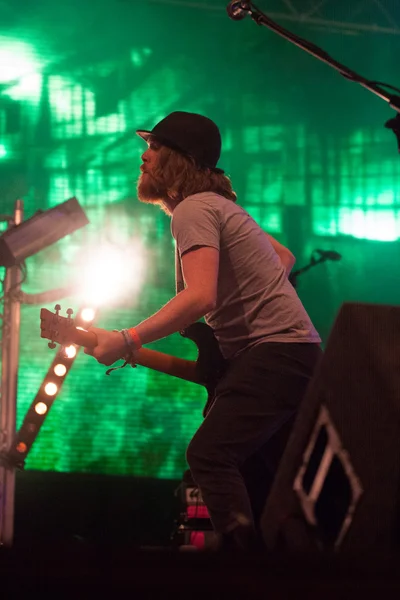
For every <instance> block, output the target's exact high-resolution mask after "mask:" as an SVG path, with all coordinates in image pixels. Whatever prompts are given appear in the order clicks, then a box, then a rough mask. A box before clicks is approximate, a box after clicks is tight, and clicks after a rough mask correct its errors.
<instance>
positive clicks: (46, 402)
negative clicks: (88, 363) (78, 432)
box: [3, 306, 95, 469]
mask: <svg viewBox="0 0 400 600" xmlns="http://www.w3.org/2000/svg"><path fill="white" fill-rule="evenodd" d="M60 310H61V307H60V306H56V307H55V311H56V312H55V313H50V311H46V312H47V313H49V319H50V322H51V323H52V322H53V319H56V324H57V327H58V329H59V330H61V329H62V327H61V326H60V325H61V324H64V327H66V328H67V329H70V327H72V328H73V325H74V326H75V327H76V326H77V325H81V324H82V323H83V322H84V319H83V312H84V311H85V317H86V319H89V317H90V315H91V316H92V319H94V317H95V309H90V307H88V306H85V309H80V310H79V311H78V312H77V315H76V318H75V319H74V322H73V324H72V323H71V322H70V319H71V315H72V311H71V310H68V311H66V313H67V314H68V317H61V316H60V315H59V313H60ZM57 319H59V320H60V321H59V322H58V323H57ZM90 324H91V321H90V319H89V320H86V321H85V325H86V327H87V326H88V325H90ZM48 326H49V328H50V324H48ZM58 333H60V331H58ZM56 341H58V342H59V343H60V344H61V343H62V342H61V341H60V340H57V338H56ZM79 349H80V347H79V346H77V345H75V344H71V345H69V346H67V347H65V348H64V347H62V346H61V345H60V346H59V350H58V352H57V354H56V356H55V357H54V360H53V362H52V364H51V365H50V367H49V369H48V371H47V375H46V377H45V378H44V380H43V382H42V384H41V386H40V388H39V390H38V392H37V394H36V398H35V399H34V401H33V402H32V403H31V405H30V407H29V409H28V411H27V413H26V415H25V418H24V420H23V422H22V425H21V427H20V429H19V431H18V432H17V433H16V435H15V437H14V439H13V441H12V443H11V447H10V449H9V451H8V452H7V454H6V456H5V457H3V458H4V459H5V460H6V461H7V464H9V465H10V466H13V467H18V468H20V469H22V468H23V467H24V464H25V460H26V458H27V456H28V453H29V450H30V449H31V447H32V444H33V443H34V441H35V439H36V437H37V436H38V434H39V431H40V428H41V426H42V424H43V422H44V420H45V418H46V417H47V415H48V414H49V411H50V409H51V407H52V405H53V403H54V401H55V399H56V397H57V395H58V394H59V393H60V390H61V387H62V385H63V383H64V380H65V378H66V376H67V375H68V372H69V370H70V369H71V367H72V365H73V362H74V359H75V357H76V356H77V353H78V351H79ZM55 375H56V376H57V377H58V378H59V379H58V380H56V381H57V383H55V381H54V376H55Z"/></svg>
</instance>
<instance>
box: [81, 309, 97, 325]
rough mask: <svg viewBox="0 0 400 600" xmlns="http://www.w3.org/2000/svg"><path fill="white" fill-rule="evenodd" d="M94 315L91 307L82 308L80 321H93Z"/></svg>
mask: <svg viewBox="0 0 400 600" xmlns="http://www.w3.org/2000/svg"><path fill="white" fill-rule="evenodd" d="M95 315H96V313H95V310H94V309H93V308H84V309H82V311H81V318H82V321H86V322H90V321H93V319H94V317H95Z"/></svg>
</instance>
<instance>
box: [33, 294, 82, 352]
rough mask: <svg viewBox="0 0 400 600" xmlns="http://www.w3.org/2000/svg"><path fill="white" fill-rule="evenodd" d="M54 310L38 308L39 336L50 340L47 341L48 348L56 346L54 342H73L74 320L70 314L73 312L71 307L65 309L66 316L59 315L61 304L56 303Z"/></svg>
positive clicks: (65, 343) (64, 344)
mask: <svg viewBox="0 0 400 600" xmlns="http://www.w3.org/2000/svg"><path fill="white" fill-rule="evenodd" d="M54 310H55V312H54V313H52V312H51V311H50V310H47V308H42V309H41V310H40V329H41V333H40V337H42V338H44V339H46V340H50V342H49V343H48V346H49V348H55V347H56V345H55V343H54V342H57V343H58V344H61V345H62V346H66V345H68V344H71V343H73V336H74V332H75V322H74V319H72V316H71V315H72V314H73V312H74V311H73V310H72V308H68V309H67V311H66V312H67V315H68V316H67V317H61V316H60V314H59V313H60V310H61V306H60V305H59V304H56V306H55V307H54Z"/></svg>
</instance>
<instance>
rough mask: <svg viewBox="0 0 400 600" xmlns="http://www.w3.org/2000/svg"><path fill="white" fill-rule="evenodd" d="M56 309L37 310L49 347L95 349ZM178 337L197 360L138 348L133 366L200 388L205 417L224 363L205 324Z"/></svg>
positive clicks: (89, 335)
mask: <svg viewBox="0 0 400 600" xmlns="http://www.w3.org/2000/svg"><path fill="white" fill-rule="evenodd" d="M60 309H61V307H60V305H58V304H57V305H56V307H55V312H54V313H52V312H51V311H50V310H47V308H42V309H41V310H40V329H41V334H40V336H41V337H42V338H44V339H47V340H50V342H49V344H48V345H49V347H50V348H55V345H56V344H55V343H56V342H57V343H58V344H61V346H67V345H69V344H77V345H78V346H83V347H85V348H89V349H93V348H94V347H95V346H97V337H96V334H95V333H93V332H92V331H90V330H89V331H88V330H85V329H83V328H82V327H81V325H82V323H81V322H77V321H76V320H74V319H73V318H72V317H71V314H72V312H73V311H72V310H71V309H68V310H67V314H68V317H62V316H60V314H59V311H60ZM181 335H182V336H183V337H186V338H188V339H190V340H192V341H193V342H194V343H195V344H196V346H197V350H198V356H197V360H186V359H183V358H177V357H175V356H171V355H169V354H164V353H163V352H158V351H157V350H149V349H148V348H140V350H138V351H137V352H135V365H140V366H143V367H147V368H149V369H153V370H154V371H158V372H160V373H165V374H167V375H172V376H173V377H178V378H180V379H184V380H185V381H191V382H192V383H197V384H198V385H202V386H204V387H205V388H206V389H207V393H208V398H207V403H206V406H205V408H204V410H203V414H204V416H205V415H206V414H207V412H208V411H209V409H210V408H211V406H212V403H213V398H214V394H215V387H216V385H217V383H218V381H219V379H220V377H221V376H222V374H223V373H224V371H225V368H226V361H225V359H224V358H223V356H222V354H221V351H220V349H219V346H218V342H217V340H216V338H215V336H214V333H213V331H212V329H211V327H209V326H208V325H206V324H205V323H200V322H198V323H193V324H192V325H189V327H187V328H186V329H185V330H184V331H182V332H181ZM135 365H133V366H135Z"/></svg>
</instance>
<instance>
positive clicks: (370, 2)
mask: <svg viewBox="0 0 400 600" xmlns="http://www.w3.org/2000/svg"><path fill="white" fill-rule="evenodd" d="M147 3H148V4H169V5H171V6H176V7H179V6H182V7H192V8H194V9H199V10H200V9H201V10H208V11H210V12H214V13H216V12H222V11H224V10H225V8H226V5H227V4H228V2H225V3H224V2H223V1H219V2H218V5H216V3H214V4H211V0H147ZM254 4H255V5H256V6H257V7H258V8H259V9H260V10H262V11H263V12H264V13H265V14H266V15H267V16H268V17H270V18H271V19H273V20H276V21H278V22H284V21H287V22H292V23H299V24H302V25H306V26H309V27H313V28H318V29H323V30H325V31H329V32H331V33H342V34H343V33H345V34H348V35H356V34H361V33H379V34H387V35H400V4H397V0H348V1H347V2H346V1H345V0H268V1H267V0H257V2H255V3H254Z"/></svg>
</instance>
